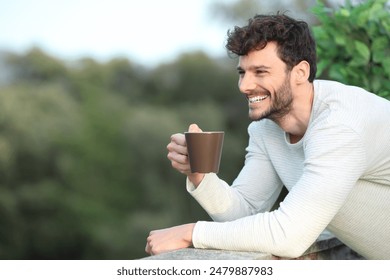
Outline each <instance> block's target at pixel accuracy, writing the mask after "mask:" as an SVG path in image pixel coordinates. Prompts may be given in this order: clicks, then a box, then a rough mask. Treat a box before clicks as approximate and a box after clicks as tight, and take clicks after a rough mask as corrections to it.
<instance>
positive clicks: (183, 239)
mask: <svg viewBox="0 0 390 280" xmlns="http://www.w3.org/2000/svg"><path fill="white" fill-rule="evenodd" d="M194 226H195V224H185V225H181V226H176V227H171V228H166V229H161V230H154V231H151V232H150V234H149V236H148V238H147V239H146V247H145V252H146V253H148V254H150V255H157V254H160V253H164V252H169V251H174V250H177V249H183V248H187V247H190V246H192V231H193V230H194Z"/></svg>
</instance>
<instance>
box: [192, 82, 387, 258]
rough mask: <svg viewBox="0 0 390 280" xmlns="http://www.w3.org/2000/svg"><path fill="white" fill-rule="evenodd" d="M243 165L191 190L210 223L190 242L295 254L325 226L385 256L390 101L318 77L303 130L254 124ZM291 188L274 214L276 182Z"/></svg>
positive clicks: (360, 248)
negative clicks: (294, 139) (294, 136)
mask: <svg viewBox="0 0 390 280" xmlns="http://www.w3.org/2000/svg"><path fill="white" fill-rule="evenodd" d="M248 132H249V144H248V147H247V149H246V152H247V153H246V157H245V164H244V166H243V168H242V170H241V172H240V174H239V175H238V177H237V178H236V179H235V180H234V182H233V184H232V185H231V186H229V185H228V184H227V183H226V182H224V181H223V180H221V179H219V178H218V176H217V175H216V174H213V173H210V174H207V175H206V176H205V178H204V179H203V181H202V182H201V184H200V185H199V186H198V187H197V188H195V187H194V185H193V184H192V183H191V182H190V181H189V180H188V179H187V190H188V191H189V192H190V194H191V195H192V196H193V197H194V198H195V199H196V200H197V201H198V202H199V203H200V205H201V206H202V207H203V208H204V209H205V210H206V211H207V212H208V213H209V215H210V216H211V218H212V219H213V222H210V221H199V222H197V223H196V225H195V228H194V231H193V244H194V247H196V248H217V249H225V250H241V251H262V252H268V253H271V254H274V255H277V256H282V257H291V258H294V257H298V256H300V255H302V254H303V253H304V252H305V250H306V249H308V247H310V246H311V245H312V244H313V242H314V241H315V240H316V239H317V238H318V236H319V235H320V234H321V232H323V231H324V230H325V229H328V230H329V231H331V232H332V233H333V234H334V235H335V236H336V237H338V238H339V239H340V240H341V241H342V242H344V243H345V244H346V245H347V246H349V247H350V248H352V249H353V250H355V251H356V252H358V253H359V254H361V255H362V256H364V257H366V258H368V259H390V102H389V101H388V100H385V99H384V98H381V97H378V96H376V95H374V94H372V93H369V92H367V91H365V90H363V89H361V88H358V87H353V86H346V85H343V84H341V83H337V82H332V81H324V80H316V81H314V100H313V108H312V112H311V117H310V121H309V124H308V128H307V130H306V133H305V135H304V137H303V138H302V139H301V140H300V141H299V142H298V143H295V144H291V143H290V141H289V137H288V134H287V133H285V132H284V131H283V130H282V129H281V128H280V127H279V126H278V125H276V124H275V123H274V122H272V121H271V120H268V119H265V120H261V121H256V122H252V123H251V124H250V125H249V128H248ZM283 185H284V186H286V188H287V189H288V191H289V193H288V195H287V196H286V198H285V199H284V201H283V202H281V204H280V207H279V208H278V209H277V210H274V211H272V212H270V209H271V207H272V205H273V204H274V202H275V201H276V199H277V197H278V195H279V193H280V191H281V189H282V186H283Z"/></svg>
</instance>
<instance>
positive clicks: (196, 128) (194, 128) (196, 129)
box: [188, 123, 202, 132]
mask: <svg viewBox="0 0 390 280" xmlns="http://www.w3.org/2000/svg"><path fill="white" fill-rule="evenodd" d="M188 132H202V130H201V129H200V128H199V126H198V125H197V124H195V123H193V124H190V126H189V127H188Z"/></svg>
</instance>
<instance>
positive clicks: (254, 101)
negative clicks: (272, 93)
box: [248, 95, 268, 103]
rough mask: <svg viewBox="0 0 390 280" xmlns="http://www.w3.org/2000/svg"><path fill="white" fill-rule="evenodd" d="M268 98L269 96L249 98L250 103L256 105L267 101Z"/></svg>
mask: <svg viewBox="0 0 390 280" xmlns="http://www.w3.org/2000/svg"><path fill="white" fill-rule="evenodd" d="M267 97H268V95H265V96H255V97H250V98H248V101H249V103H256V102H260V101H263V100H264V99H266V98H267Z"/></svg>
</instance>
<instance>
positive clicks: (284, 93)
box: [249, 75, 293, 122]
mask: <svg viewBox="0 0 390 280" xmlns="http://www.w3.org/2000/svg"><path fill="white" fill-rule="evenodd" d="M268 95H269V97H268V98H271V94H270V92H268ZM292 103H293V97H292V90H291V86H290V83H289V75H287V77H286V78H285V79H284V81H283V84H282V85H281V86H280V87H279V89H277V90H276V91H275V94H274V96H273V100H272V99H271V105H270V107H269V108H268V110H266V111H264V112H263V113H262V114H260V115H259V116H255V115H254V114H251V113H249V117H250V119H251V120H252V121H260V120H262V119H270V120H272V121H275V122H278V120H280V119H282V118H283V117H285V116H286V115H287V114H288V113H289V112H290V111H291V107H292Z"/></svg>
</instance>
